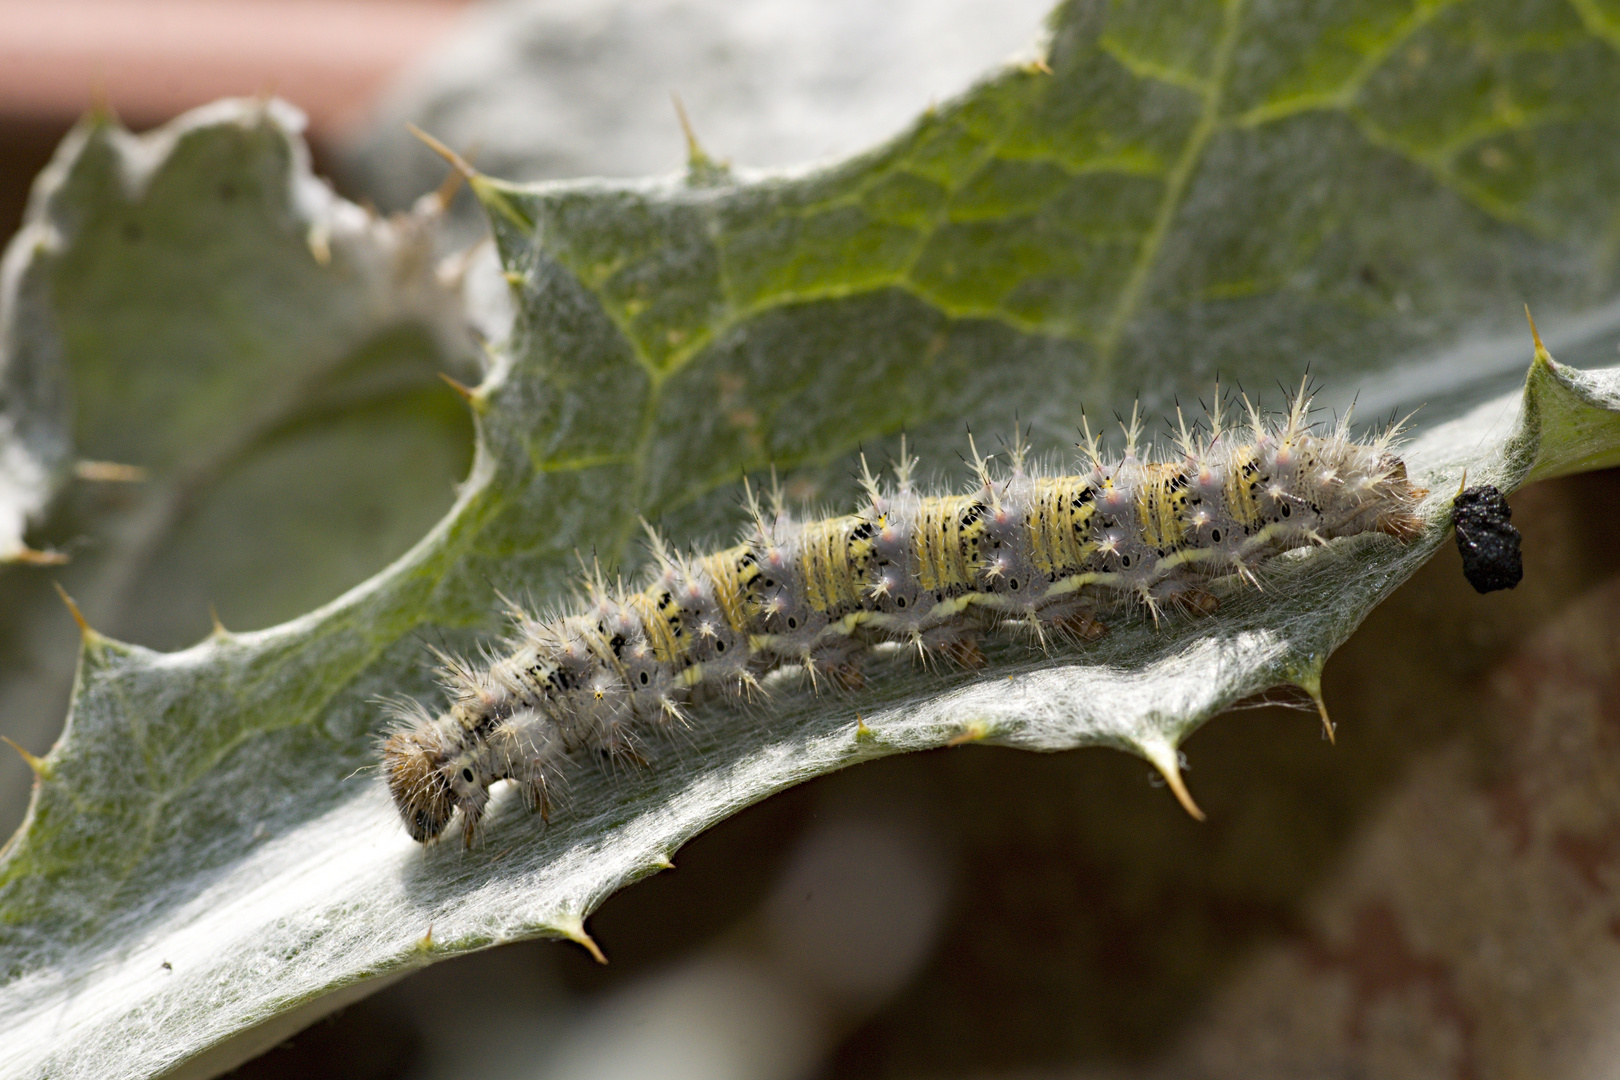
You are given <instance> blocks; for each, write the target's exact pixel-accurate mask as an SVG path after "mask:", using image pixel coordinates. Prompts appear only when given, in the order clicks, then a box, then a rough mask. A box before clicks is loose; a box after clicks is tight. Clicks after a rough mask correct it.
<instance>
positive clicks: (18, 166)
mask: <svg viewBox="0 0 1620 1080" xmlns="http://www.w3.org/2000/svg"><path fill="white" fill-rule="evenodd" d="M468 3H469V0H48V2H40V0H0V230H3V232H4V234H5V235H6V236H8V237H9V236H10V235H11V234H12V233H13V232H15V231H16V229H17V225H18V222H19V221H20V220H21V218H22V211H23V206H24V204H25V203H26V201H27V198H28V187H29V184H30V183H32V181H33V178H34V176H35V175H36V174H37V173H38V172H39V170H40V169H42V168H43V167H44V166H45V163H46V162H47V161H49V160H50V156H51V152H52V151H53V150H54V149H55V148H56V144H57V143H58V142H60V141H61V138H62V136H63V134H64V133H66V131H67V129H68V128H69V127H70V126H71V125H72V124H73V122H74V121H75V120H77V119H78V118H79V116H80V115H81V114H83V113H84V112H85V111H86V110H87V109H89V108H91V107H92V106H93V105H94V104H97V103H105V104H106V105H108V106H110V107H111V108H112V109H113V110H114V111H115V112H116V113H117V114H118V115H119V117H120V118H121V119H122V120H123V121H124V122H125V123H126V124H128V125H129V126H130V127H132V128H134V129H136V130H140V129H143V128H147V127H151V126H153V125H155V124H159V123H162V122H163V121H165V120H168V119H170V118H171V117H174V116H177V115H178V114H180V113H182V112H184V111H185V110H187V109H190V108H193V107H195V106H197V105H202V104H205V103H206V102H209V101H213V100H215V99H217V98H221V97H233V96H242V95H253V94H262V93H274V94H278V95H280V96H282V97H285V98H287V99H288V100H290V101H293V102H296V103H297V104H298V106H299V107H300V108H301V109H303V110H304V111H305V112H306V113H308V114H309V120H310V137H311V140H312V142H313V143H314V146H315V152H316V155H317V158H318V159H319V158H321V157H322V156H324V155H323V151H328V150H329V148H330V147H331V146H332V144H333V142H334V141H335V140H339V139H341V138H343V137H344V136H345V135H347V134H352V133H353V131H354V130H355V129H356V127H357V126H358V125H360V124H362V123H363V122H364V121H365V119H366V118H367V116H368V113H369V110H370V109H371V107H372V105H373V103H374V101H375V99H376V97H377V95H378V94H379V93H380V92H381V91H382V90H383V89H384V88H385V87H386V86H387V85H388V84H389V82H390V80H391V79H393V78H394V77H395V76H397V75H398V74H399V73H400V72H401V71H402V70H404V69H405V68H406V66H407V65H409V64H410V63H411V62H412V61H414V60H417V59H419V58H421V57H422V56H423V55H425V54H426V53H427V52H428V51H430V50H431V49H432V48H433V47H434V46H435V45H436V44H440V43H442V42H443V41H444V40H445V39H446V38H447V37H448V36H449V35H450V34H451V33H452V32H453V30H454V28H455V26H456V25H457V23H458V20H459V18H460V16H461V14H462V9H463V8H465V7H466V6H467V5H468Z"/></svg>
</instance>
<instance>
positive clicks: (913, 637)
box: [382, 385, 1427, 845]
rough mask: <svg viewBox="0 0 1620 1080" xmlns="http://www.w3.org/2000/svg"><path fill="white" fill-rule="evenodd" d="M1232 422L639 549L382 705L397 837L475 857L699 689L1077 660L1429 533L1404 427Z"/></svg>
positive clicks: (1302, 401)
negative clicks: (1028, 645) (636, 562)
mask: <svg viewBox="0 0 1620 1080" xmlns="http://www.w3.org/2000/svg"><path fill="white" fill-rule="evenodd" d="M1244 405H1245V407H1246V409H1247V417H1246V420H1247V423H1246V424H1245V425H1243V426H1242V427H1239V428H1228V427H1226V426H1225V425H1224V424H1223V418H1222V416H1221V402H1220V400H1219V394H1218V392H1217V399H1216V402H1215V406H1214V408H1213V409H1211V410H1210V413H1209V416H1208V430H1207V432H1206V431H1205V430H1204V429H1203V427H1202V426H1201V425H1195V426H1194V428H1193V429H1192V430H1191V431H1189V430H1188V428H1187V425H1186V424H1185V422H1184V421H1183V420H1182V418H1181V414H1180V410H1179V409H1178V410H1177V422H1178V427H1179V437H1178V438H1177V439H1176V440H1175V443H1174V445H1175V450H1174V453H1172V454H1170V455H1168V456H1166V457H1162V458H1155V456H1154V455H1153V454H1152V453H1151V452H1149V453H1146V454H1143V455H1141V456H1139V455H1138V443H1139V437H1140V426H1139V424H1138V423H1137V420H1136V417H1135V415H1134V414H1133V416H1132V421H1131V423H1130V424H1129V425H1126V426H1125V436H1126V446H1125V454H1124V456H1123V457H1122V458H1121V459H1119V460H1117V461H1108V460H1105V459H1104V457H1103V455H1102V452H1101V450H1100V448H1099V444H1098V441H1097V440H1096V439H1095V438H1094V437H1092V435H1091V433H1090V429H1089V426H1086V427H1084V428H1083V430H1084V439H1085V441H1084V442H1083V443H1081V444H1080V446H1081V449H1083V450H1084V451H1085V452H1086V456H1087V459H1088V461H1087V464H1089V470H1088V471H1085V472H1082V473H1079V474H1077V475H1066V476H1065V475H1043V474H1041V473H1040V472H1039V471H1037V470H1033V469H1029V468H1027V467H1026V461H1025V452H1024V448H1023V447H1022V446H1021V445H1018V446H1014V447H1013V448H1012V452H1011V454H1010V458H1011V463H1010V464H1011V467H1010V469H1008V470H1007V471H1006V472H1005V473H1004V474H1000V475H998V474H996V473H994V472H992V470H991V467H990V463H989V461H988V460H986V459H985V458H981V457H980V456H979V455H978V452H977V450H976V449H975V450H974V453H973V463H974V468H975V471H976V474H977V475H976V480H975V484H974V486H973V487H972V489H971V490H969V491H967V492H966V493H964V494H959V495H923V494H919V493H918V492H917V491H916V490H915V489H914V487H913V484H912V473H913V470H914V467H915V464H916V463H915V461H914V460H912V459H908V458H906V457H905V454H904V450H903V448H902V454H901V461H900V462H899V463H898V465H897V466H896V469H895V473H896V476H895V482H894V484H893V485H892V486H889V487H884V486H883V485H882V484H880V483H879V482H878V481H877V480H876V479H875V478H874V477H873V476H872V475H871V473H870V472H869V471H866V470H865V464H864V460H863V474H864V475H863V486H864V487H865V491H866V496H867V505H865V506H863V507H862V508H860V509H859V510H857V511H855V512H854V513H851V514H847V515H844V516H841V517H832V518H826V519H822V520H800V519H798V518H796V517H794V516H793V515H791V514H790V513H788V512H787V511H786V510H784V509H783V508H782V506H781V505H780V501H779V500H777V501H776V503H775V505H773V506H772V507H771V508H770V509H769V510H765V509H762V508H761V507H760V506H759V504H758V503H757V502H756V501H755V500H754V499H753V497H752V494H751V493H750V497H749V509H750V512H751V518H752V521H751V523H750V525H749V526H748V527H747V529H746V531H745V533H744V535H743V537H742V538H741V541H740V542H739V543H738V544H736V545H735V546H733V547H730V548H727V549H725V550H723V551H719V552H716V553H714V554H710V555H701V556H690V557H683V556H675V555H671V554H670V553H669V551H668V550H667V549H666V548H665V546H664V545H663V543H662V542H660V541H659V540H658V539H657V537H656V535H654V540H653V556H654V565H653V567H652V572H651V576H650V580H649V583H648V584H647V585H646V587H645V588H642V589H641V590H639V591H633V592H627V591H625V590H623V589H618V588H610V587H609V586H608V585H606V584H605V583H604V582H603V581H602V580H601V577H600V575H599V574H598V575H596V576H595V577H594V579H592V580H589V581H587V583H586V585H585V588H584V590H583V597H582V602H581V604H580V605H579V608H578V609H577V610H576V611H574V612H572V613H565V614H559V615H555V616H551V617H547V618H536V617H534V616H532V615H530V614H528V613H526V612H523V611H518V610H513V611H512V613H511V614H512V619H513V632H512V635H511V637H510V639H509V641H508V643H507V644H508V649H509V651H508V652H507V654H506V655H505V656H503V657H501V658H499V659H495V660H493V662H491V663H489V664H487V665H486V666H475V665H473V664H470V663H467V662H464V661H455V660H447V661H446V665H445V668H444V670H443V677H444V683H445V687H446V690H447V691H448V695H449V698H450V704H449V707H448V708H447V709H446V710H445V711H444V712H442V713H441V714H439V715H438V716H434V715H432V714H431V713H429V712H428V711H427V710H426V709H424V708H423V707H422V706H421V705H420V704H419V703H417V702H415V701H414V700H409V699H406V700H403V701H400V702H396V703H394V713H395V716H396V721H397V722H396V724H395V726H394V727H393V729H392V730H391V731H390V732H389V733H388V734H387V736H386V737H385V739H384V741H383V743H382V759H383V772H384V775H385V777H386V779H387V783H388V787H389V790H390V792H391V793H392V795H393V797H394V801H395V804H396V805H397V806H398V809H399V812H400V816H401V817H402V818H403V819H404V822H405V827H406V829H407V830H408V831H409V832H410V834H411V836H412V837H414V838H415V839H417V840H419V841H424V842H425V841H428V840H432V839H433V838H435V837H437V836H438V835H439V834H440V833H442V832H443V831H444V830H445V829H446V827H447V826H448V825H449V823H450V820H451V818H452V817H453V816H454V815H455V813H456V811H458V810H459V811H460V812H461V815H462V833H463V836H464V838H465V840H466V842H467V843H468V844H469V845H470V844H471V843H472V841H473V838H474V836H475V835H476V830H477V825H478V820H479V817H480V816H481V814H482V813H483V810H484V807H485V804H486V803H487V801H488V799H489V788H490V785H492V784H493V783H495V782H497V781H500V780H513V781H516V782H517V783H518V784H520V785H521V786H522V790H523V792H524V796H525V798H526V800H527V801H528V803H529V804H530V805H531V806H532V807H536V808H538V809H540V810H541V811H542V813H549V809H550V798H549V794H548V792H549V791H550V789H551V788H552V786H553V784H554V783H555V781H556V780H557V778H558V775H559V770H560V769H561V768H562V767H563V765H564V763H565V760H566V758H567V755H568V754H569V753H570V752H572V751H574V750H577V749H580V748H591V749H595V750H598V751H603V752H606V753H609V754H617V755H624V756H629V757H632V758H634V757H636V746H637V745H638V743H639V742H640V741H641V740H642V739H644V738H645V737H646V736H647V735H649V734H651V733H653V732H655V731H657V730H659V729H667V728H668V727H669V726H670V725H674V724H680V723H685V722H687V714H686V707H687V705H688V703H689V701H690V699H691V696H692V694H693V692H694V691H695V690H697V689H699V688H700V687H704V688H708V687H718V688H724V689H731V690H748V689H751V688H754V687H757V686H758V679H759V678H760V677H761V676H762V675H764V674H766V673H769V672H771V671H773V670H777V669H781V668H785V667H789V666H802V667H803V668H804V669H805V670H806V671H808V672H809V674H810V676H811V678H812V680H813V681H814V680H816V679H818V678H823V677H827V678H831V679H833V680H835V681H836V682H838V683H839V684H841V685H843V686H846V687H854V686H858V685H859V684H860V681H861V676H860V671H859V664H860V661H861V659H862V655H863V653H866V652H869V651H870V650H871V649H872V648H873V647H874V646H875V645H878V644H880V643H884V642H897V643H899V644H900V645H902V646H904V647H907V648H911V649H914V650H916V651H917V652H918V653H920V654H922V655H928V654H940V655H943V656H945V657H947V658H949V659H950V660H952V661H953V662H955V663H957V664H961V665H964V666H968V667H973V666H977V665H978V664H979V663H981V662H982V656H981V654H980V652H979V649H978V639H979V636H980V635H981V634H984V633H987V632H996V631H998V630H1003V629H1006V628H1018V627H1022V628H1027V629H1029V630H1032V631H1033V632H1034V633H1035V634H1036V635H1037V636H1039V637H1040V639H1041V640H1042V641H1043V642H1044V641H1045V640H1046V638H1047V637H1048V636H1058V637H1063V638H1068V639H1070V640H1074V641H1087V640H1093V639H1095V638H1096V637H1098V636H1099V635H1101V634H1102V633H1103V632H1104V626H1103V623H1102V621H1101V619H1100V616H1101V615H1102V614H1103V613H1105V612H1106V611H1107V610H1108V609H1109V608H1110V607H1117V606H1119V605H1121V604H1122V603H1134V604H1138V605H1141V606H1145V607H1146V608H1147V609H1148V611H1149V612H1150V613H1152V615H1153V617H1154V618H1155V619H1157V618H1158V617H1159V613H1160V611H1161V610H1162V609H1163V608H1164V607H1166V606H1172V607H1176V608H1180V609H1183V610H1186V611H1190V612H1192V613H1207V612H1210V611H1212V610H1213V609H1214V607H1215V597H1214V595H1213V594H1211V593H1210V592H1209V591H1208V589H1207V588H1206V587H1205V586H1206V585H1207V583H1208V582H1209V581H1210V580H1212V579H1214V578H1217V577H1221V576H1223V575H1228V574H1237V575H1240V576H1242V577H1244V578H1245V579H1248V580H1250V581H1254V573H1253V568H1254V567H1255V566H1257V565H1258V564H1259V563H1261V562H1263V561H1264V560H1266V559H1268V558H1271V557H1273V556H1275V555H1277V554H1279V553H1281V552H1283V551H1287V550H1290V549H1293V548H1299V547H1305V546H1308V545H1312V544H1325V543H1326V542H1327V541H1329V540H1331V539H1333V538H1335V537H1341V536H1351V535H1355V534H1358V533H1365V532H1372V531H1376V532H1381V533H1386V534H1388V535H1390V536H1393V537H1395V538H1396V539H1398V540H1400V541H1403V542H1404V541H1409V540H1411V539H1413V538H1415V537H1416V536H1417V535H1418V534H1419V532H1420V531H1421V530H1422V528H1423V522H1422V520H1421V519H1420V518H1419V516H1418V514H1417V504H1418V501H1419V500H1420V499H1421V498H1422V497H1423V496H1424V495H1426V494H1427V492H1425V491H1423V490H1422V489H1420V488H1417V487H1415V486H1414V485H1413V484H1412V483H1411V482H1410V481H1409V480H1408V479H1407V475H1406V466H1405V464H1404V463H1403V462H1402V461H1401V459H1400V458H1398V457H1396V456H1395V455H1394V454H1393V453H1392V452H1391V446H1392V443H1393V441H1394V438H1395V436H1396V434H1397V431H1398V427H1399V425H1391V426H1390V428H1389V429H1388V430H1386V431H1385V432H1384V434H1383V435H1382V436H1380V437H1379V438H1376V439H1374V440H1372V441H1371V442H1358V441H1356V440H1355V439H1353V438H1352V437H1351V434H1350V429H1349V416H1348V414H1347V415H1346V416H1345V417H1344V418H1342V419H1341V420H1340V421H1339V422H1338V424H1337V425H1335V426H1334V427H1333V429H1332V430H1330V431H1327V432H1325V433H1319V432H1318V430H1317V426H1316V425H1313V424H1311V423H1310V422H1309V421H1308V413H1309V405H1310V398H1309V395H1308V393H1307V392H1306V388H1305V387H1304V386H1303V385H1302V386H1301V388H1300V393H1299V394H1297V395H1296V396H1294V398H1293V400H1292V401H1291V403H1290V406H1289V408H1288V409H1287V411H1286V412H1285V413H1283V414H1281V416H1280V417H1269V416H1266V415H1264V414H1262V413H1261V412H1260V411H1259V410H1257V409H1256V408H1255V407H1254V406H1253V405H1252V404H1250V403H1249V402H1248V400H1247V398H1245V399H1244ZM970 446H971V439H970Z"/></svg>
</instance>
